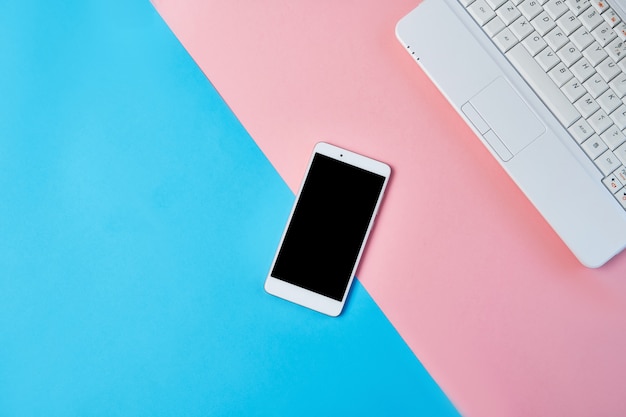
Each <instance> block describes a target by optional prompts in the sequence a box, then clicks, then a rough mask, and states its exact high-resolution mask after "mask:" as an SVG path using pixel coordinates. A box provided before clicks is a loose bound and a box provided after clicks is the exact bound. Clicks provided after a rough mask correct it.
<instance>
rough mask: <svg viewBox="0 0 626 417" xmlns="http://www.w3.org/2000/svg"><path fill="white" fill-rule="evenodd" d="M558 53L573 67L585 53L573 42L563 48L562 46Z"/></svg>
mask: <svg viewBox="0 0 626 417" xmlns="http://www.w3.org/2000/svg"><path fill="white" fill-rule="evenodd" d="M557 55H558V56H559V58H561V61H563V63H564V64H565V65H567V66H568V67H571V66H572V65H573V64H574V63H575V62H576V61H578V60H579V59H580V58H581V57H582V56H583V54H582V53H581V52H580V50H579V49H578V48H576V46H574V44H573V43H571V42H568V44H567V45H565V46H564V47H563V48H561V49H560V50H559V51H558V52H557Z"/></svg>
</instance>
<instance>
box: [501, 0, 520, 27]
mask: <svg viewBox="0 0 626 417" xmlns="http://www.w3.org/2000/svg"><path fill="white" fill-rule="evenodd" d="M496 14H497V15H498V17H499V18H500V19H502V21H503V22H504V24H506V25H507V26H508V25H510V24H511V23H513V22H515V21H516V20H517V18H518V17H520V16H521V15H522V13H521V12H520V11H519V9H518V8H517V7H515V6H514V5H513V3H511V2H510V1H507V2H506V4H504V6H502V7H500V8H499V9H498V10H497V11H496Z"/></svg>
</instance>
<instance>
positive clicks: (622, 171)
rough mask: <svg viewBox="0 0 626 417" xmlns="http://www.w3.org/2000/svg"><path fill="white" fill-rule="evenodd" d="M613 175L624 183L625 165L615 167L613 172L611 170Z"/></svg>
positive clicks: (625, 182)
mask: <svg viewBox="0 0 626 417" xmlns="http://www.w3.org/2000/svg"><path fill="white" fill-rule="evenodd" d="M613 175H615V176H616V177H617V178H619V180H620V182H621V183H622V184H626V167H623V166H622V167H619V168H617V169H616V170H615V172H613Z"/></svg>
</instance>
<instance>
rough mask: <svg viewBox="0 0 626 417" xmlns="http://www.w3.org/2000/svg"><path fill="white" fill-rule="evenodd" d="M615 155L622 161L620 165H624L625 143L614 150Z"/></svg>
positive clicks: (625, 159)
mask: <svg viewBox="0 0 626 417" xmlns="http://www.w3.org/2000/svg"><path fill="white" fill-rule="evenodd" d="M615 155H616V156H617V157H618V158H619V160H620V161H622V164H624V165H626V143H624V144H622V145H621V146H620V147H619V148H617V149H615Z"/></svg>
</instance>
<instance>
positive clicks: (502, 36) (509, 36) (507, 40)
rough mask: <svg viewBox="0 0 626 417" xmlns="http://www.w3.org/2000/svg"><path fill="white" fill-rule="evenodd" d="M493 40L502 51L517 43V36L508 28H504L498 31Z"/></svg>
mask: <svg viewBox="0 0 626 417" xmlns="http://www.w3.org/2000/svg"><path fill="white" fill-rule="evenodd" d="M493 41H494V42H495V44H496V46H497V47H498V48H499V49H500V50H501V51H502V52H506V51H508V50H509V49H511V48H512V47H513V46H515V45H516V44H517V43H518V40H517V38H516V37H515V35H513V32H511V30H510V29H509V28H504V29H503V30H502V31H500V33H498V34H497V35H496V36H495V37H494V38H493Z"/></svg>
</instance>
